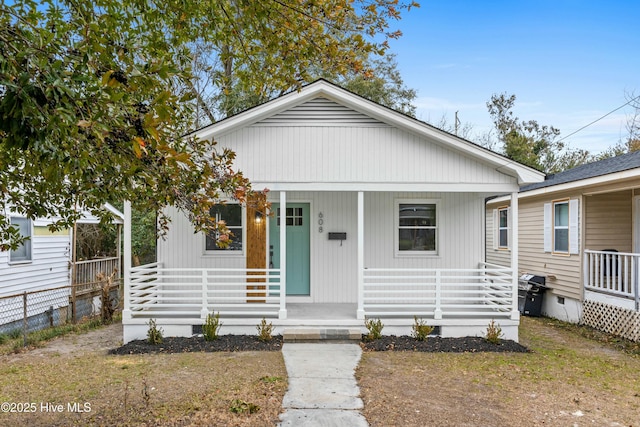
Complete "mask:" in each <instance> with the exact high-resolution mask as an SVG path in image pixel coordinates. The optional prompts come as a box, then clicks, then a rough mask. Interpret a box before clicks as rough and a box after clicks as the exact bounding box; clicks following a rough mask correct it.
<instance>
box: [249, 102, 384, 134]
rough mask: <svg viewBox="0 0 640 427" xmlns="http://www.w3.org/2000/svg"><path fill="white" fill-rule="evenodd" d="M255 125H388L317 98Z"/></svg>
mask: <svg viewBox="0 0 640 427" xmlns="http://www.w3.org/2000/svg"><path fill="white" fill-rule="evenodd" d="M253 126H367V127H371V126H376V127H377V126H384V127H386V126H388V125H387V124H386V123H383V122H381V121H379V120H376V119H374V118H372V117H369V116H367V115H365V114H362V113H360V112H358V111H355V110H352V109H351V108H348V107H345V106H344V105H340V104H338V103H336V102H333V101H330V100H328V99H326V98H316V99H313V100H311V101H308V102H305V103H304V104H301V105H298V106H296V107H293V108H290V109H289V110H286V111H283V112H281V113H278V114H276V115H274V116H272V117H269V118H268V119H265V120H262V121H260V122H257V123H256V124H254V125H253Z"/></svg>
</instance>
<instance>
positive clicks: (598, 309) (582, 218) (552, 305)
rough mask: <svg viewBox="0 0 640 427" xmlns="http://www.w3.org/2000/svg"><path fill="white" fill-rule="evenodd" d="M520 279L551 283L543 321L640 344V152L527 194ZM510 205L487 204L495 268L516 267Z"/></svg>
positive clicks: (523, 192) (522, 206)
mask: <svg viewBox="0 0 640 427" xmlns="http://www.w3.org/2000/svg"><path fill="white" fill-rule="evenodd" d="M518 200H519V209H518V211H519V215H518V224H519V247H518V249H519V265H518V270H519V273H522V274H523V273H529V274H536V275H541V276H545V277H546V284H547V286H548V287H549V288H550V291H549V292H547V294H546V295H545V297H544V306H543V311H544V313H545V314H547V315H549V316H552V317H556V318H559V319H562V320H568V321H571V322H578V321H583V322H584V323H587V324H590V325H593V326H597V327H599V328H600V329H604V330H607V331H612V332H616V333H619V334H621V335H625V336H628V337H632V338H633V339H640V314H639V304H640V300H639V292H638V279H639V277H640V271H639V268H640V263H639V259H640V258H639V257H640V152H632V153H629V154H625V155H622V156H618V157H613V158H609V159H605V160H602V161H598V162H594V163H590V164H586V165H582V166H578V167H576V168H573V169H570V170H567V171H565V172H561V173H557V174H555V175H550V176H548V177H547V179H546V180H545V181H543V182H540V183H535V184H530V185H526V186H523V187H522V188H521V189H520V193H519V196H518ZM510 205H511V201H510V198H509V197H499V198H495V199H492V200H490V201H489V202H488V203H487V214H486V218H487V236H486V241H487V256H486V260H487V262H489V263H495V264H499V265H510V254H511V250H512V249H513V245H512V242H511V239H512V237H513V233H512V231H511V230H510V227H509V225H510V223H511V222H512V221H513V215H512V213H511V212H510Z"/></svg>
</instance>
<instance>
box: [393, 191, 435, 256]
mask: <svg viewBox="0 0 640 427" xmlns="http://www.w3.org/2000/svg"><path fill="white" fill-rule="evenodd" d="M396 228H397V233H396V238H397V240H396V253H398V254H437V253H438V204H437V203H436V202H428V203H426V202H425V201H409V200H407V201H404V200H403V201H398V202H397V203H396Z"/></svg>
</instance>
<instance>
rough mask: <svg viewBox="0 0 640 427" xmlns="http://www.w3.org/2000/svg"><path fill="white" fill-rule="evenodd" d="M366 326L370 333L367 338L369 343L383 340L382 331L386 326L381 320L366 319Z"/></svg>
mask: <svg viewBox="0 0 640 427" xmlns="http://www.w3.org/2000/svg"><path fill="white" fill-rule="evenodd" d="M364 326H365V327H366V328H367V330H368V331H369V333H368V334H367V336H366V337H365V339H366V340H367V341H373V340H378V339H380V338H382V329H383V328H384V324H383V323H382V320H380V319H365V321H364Z"/></svg>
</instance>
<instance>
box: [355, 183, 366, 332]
mask: <svg viewBox="0 0 640 427" xmlns="http://www.w3.org/2000/svg"><path fill="white" fill-rule="evenodd" d="M357 234H358V261H357V268H358V276H357V277H358V311H357V312H356V318H357V319H358V320H363V319H364V316H365V313H364V193H363V192H362V191H358V233H357Z"/></svg>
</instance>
